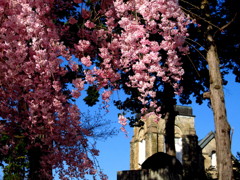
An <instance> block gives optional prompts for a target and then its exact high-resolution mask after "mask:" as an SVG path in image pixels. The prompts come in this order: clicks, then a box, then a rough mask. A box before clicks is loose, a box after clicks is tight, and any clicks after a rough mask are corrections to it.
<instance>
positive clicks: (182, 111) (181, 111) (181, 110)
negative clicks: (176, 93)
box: [175, 105, 193, 116]
mask: <svg viewBox="0 0 240 180" xmlns="http://www.w3.org/2000/svg"><path fill="white" fill-rule="evenodd" d="M175 111H176V112H177V114H178V115H182V116H193V113H192V107H190V106H179V105H176V106H175Z"/></svg>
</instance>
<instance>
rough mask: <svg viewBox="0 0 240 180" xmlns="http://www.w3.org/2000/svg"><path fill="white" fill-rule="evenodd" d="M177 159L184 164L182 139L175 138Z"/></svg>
mask: <svg viewBox="0 0 240 180" xmlns="http://www.w3.org/2000/svg"><path fill="white" fill-rule="evenodd" d="M175 149H176V158H177V159H178V160H179V161H180V162H181V163H182V138H180V137H179V138H178V137H176V138H175Z"/></svg>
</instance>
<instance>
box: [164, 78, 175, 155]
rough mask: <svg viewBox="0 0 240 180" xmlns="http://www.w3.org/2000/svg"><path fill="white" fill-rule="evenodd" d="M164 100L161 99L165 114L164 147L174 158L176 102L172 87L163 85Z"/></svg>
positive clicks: (166, 84)
mask: <svg viewBox="0 0 240 180" xmlns="http://www.w3.org/2000/svg"><path fill="white" fill-rule="evenodd" d="M163 94H164V98H163V108H164V112H165V117H164V119H165V147H166V153H167V154H168V155H171V156H176V149H175V128H174V127H175V118H176V112H175V105H176V100H175V98H174V96H175V94H174V90H173V87H172V86H171V85H170V84H168V83H165V84H164V92H163Z"/></svg>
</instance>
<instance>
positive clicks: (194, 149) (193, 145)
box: [118, 106, 216, 180]
mask: <svg viewBox="0 0 240 180" xmlns="http://www.w3.org/2000/svg"><path fill="white" fill-rule="evenodd" d="M176 112H177V114H178V115H177V116H176V119H175V149H176V158H177V159H178V160H179V161H180V163H181V164H182V168H183V177H184V179H205V173H204V169H207V170H208V172H209V175H210V176H211V177H212V178H215V177H216V142H215V137H214V133H213V132H210V133H209V134H208V135H207V136H206V137H205V138H204V139H202V140H200V141H198V137H197V135H196V130H195V125H194V119H195V116H194V115H193V114H192V108H191V107H187V106H176ZM154 118H155V117H154V115H152V116H150V117H149V118H147V119H146V120H145V121H144V125H143V126H142V127H134V135H133V137H132V140H131V143H130V171H120V172H118V180H127V179H136V180H137V179H139V180H141V179H146V178H134V177H131V178H130V177H128V176H132V175H131V174H135V175H136V174H138V175H136V176H141V175H140V174H141V173H143V172H142V170H141V168H142V167H141V165H142V164H143V162H144V161H145V160H146V159H147V158H149V157H150V156H152V155H154V154H155V153H157V152H165V143H164V141H165V139H164V137H165V120H164V119H161V120H160V121H158V122H156V121H154ZM144 173H145V174H146V172H144ZM147 179H151V178H147ZM147 179H146V180H147ZM152 179H156V180H158V179H161V178H152ZM180 179H181V178H180Z"/></svg>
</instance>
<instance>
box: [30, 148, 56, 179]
mask: <svg viewBox="0 0 240 180" xmlns="http://www.w3.org/2000/svg"><path fill="white" fill-rule="evenodd" d="M43 155H44V153H43V152H42V151H41V149H40V148H39V147H32V148H31V149H29V151H28V157H29V175H28V179H29V180H51V179H52V167H51V166H49V168H48V169H47V170H45V172H43V171H42V170H43V168H42V165H41V157H42V156H43Z"/></svg>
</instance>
